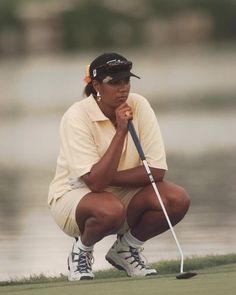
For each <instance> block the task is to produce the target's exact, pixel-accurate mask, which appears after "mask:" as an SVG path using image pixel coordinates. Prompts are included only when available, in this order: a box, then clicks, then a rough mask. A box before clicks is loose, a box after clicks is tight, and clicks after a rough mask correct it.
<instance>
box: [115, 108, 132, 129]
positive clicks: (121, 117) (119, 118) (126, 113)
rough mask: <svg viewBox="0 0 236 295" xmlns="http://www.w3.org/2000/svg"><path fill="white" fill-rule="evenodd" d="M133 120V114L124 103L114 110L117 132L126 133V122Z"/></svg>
mask: <svg viewBox="0 0 236 295" xmlns="http://www.w3.org/2000/svg"><path fill="white" fill-rule="evenodd" d="M132 119H133V112H132V109H131V107H130V106H129V105H128V104H127V103H126V102H124V103H122V104H121V105H120V106H119V107H118V108H117V109H116V124H117V130H120V131H123V132H125V133H126V132H127V131H128V121H129V120H132Z"/></svg>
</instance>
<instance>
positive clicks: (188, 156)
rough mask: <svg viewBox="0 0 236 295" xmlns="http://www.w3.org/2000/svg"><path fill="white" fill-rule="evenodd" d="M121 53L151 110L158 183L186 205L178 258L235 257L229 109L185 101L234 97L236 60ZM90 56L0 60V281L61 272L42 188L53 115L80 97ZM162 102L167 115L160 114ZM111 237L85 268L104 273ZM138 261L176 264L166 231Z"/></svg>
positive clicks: (64, 242) (235, 163)
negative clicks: (176, 191)
mask: <svg viewBox="0 0 236 295" xmlns="http://www.w3.org/2000/svg"><path fill="white" fill-rule="evenodd" d="M129 54H130V56H133V57H134V58H133V60H134V61H135V65H137V66H135V71H134V72H135V73H137V74H140V73H142V75H141V76H142V81H135V80H133V90H135V91H137V92H139V93H141V94H143V95H145V96H146V97H148V98H149V99H150V102H151V103H152V105H153V107H154V108H155V109H156V110H157V116H158V119H159V122H160V125H161V129H162V133H163V137H164V141H165V145H166V150H167V157H168V165H169V171H168V173H167V178H168V179H170V180H172V181H174V182H176V183H178V184H180V185H183V186H184V187H185V188H186V189H187V190H188V192H189V194H190V196H191V199H192V206H191V209H190V211H189V212H188V214H187V216H186V218H185V219H184V220H183V221H182V222H181V223H180V224H179V225H177V226H176V231H177V235H178V237H179V240H180V242H181V245H182V247H183V250H184V253H185V254H186V256H191V255H205V254H220V253H231V252H235V249H236V235H235V233H236V232H235V226H236V216H235V209H236V201H235V194H236V182H235V175H236V154H235V147H236V137H235V136H234V133H235V127H236V110H235V109H234V108H233V107H232V108H220V109H219V108H216V110H213V108H212V109H211V108H209V106H208V110H206V109H205V108H204V107H200V108H195V107H192V108H191V105H194V104H195V102H196V100H197V99H198V97H199V96H198V95H194V96H193V95H192V93H195V94H196V92H197V93H200V94H201V95H202V94H204V93H207V92H209V91H212V92H213V93H214V94H216V93H221V92H225V93H226V94H228V93H230V92H233V91H235V87H236V78H235V77H236V54H234V53H232V51H231V50H227V51H224V52H221V51H216V52H215V51H214V52H212V51H210V52H207V51H193V50H191V52H189V51H188V52H185V53H184V52H182V51H181V52H178V53H177V54H176V55H172V54H168V53H165V54H164V53H162V54H161V53H159V55H158V56H155V55H153V54H152V55H147V57H146V58H145V59H144V58H143V56H142V55H141V54H138V53H137V52H136V53H129ZM129 54H128V55H129ZM91 56H92V55H91ZM91 56H90V55H79V56H72V57H63V56H61V57H60V56H57V57H41V58H39V57H38V58H36V57H34V58H28V59H16V60H12V61H11V62H8V63H6V62H4V61H2V62H0V68H1V71H0V87H1V97H0V109H1V110H0V114H1V119H0V138H1V145H0V165H1V166H0V167H1V168H0V261H1V266H2V267H1V269H0V280H7V279H9V278H10V277H14V278H15V277H22V276H29V275H34V274H40V273H44V274H48V275H57V274H59V273H66V271H67V269H66V259H67V254H68V252H69V251H70V247H71V244H72V239H71V238H69V237H67V236H65V235H64V234H63V233H62V232H61V231H60V230H59V228H57V226H56V224H55V223H54V221H53V220H52V218H51V216H50V213H49V210H48V208H47V203H46V199H47V190H48V185H49V182H50V181H51V179H52V177H53V174H54V169H55V163H56V156H57V153H58V145H59V143H58V141H59V139H58V126H59V121H60V117H61V115H62V113H63V112H64V110H65V109H66V108H67V107H68V106H69V105H70V104H71V103H73V102H74V101H75V100H76V99H77V98H79V99H80V98H81V92H82V91H81V89H82V87H83V83H82V82H81V81H82V77H83V73H84V69H83V68H84V65H85V64H86V63H87V61H88V60H90V59H91ZM141 56H142V59H141ZM150 56H151V57H152V58H151V57H150ZM223 76H224V77H227V79H222V78H223ZM200 94H199V95H200ZM167 104H171V105H172V107H171V108H170V109H168V108H167V109H165V108H163V109H162V108H160V109H159V105H162V106H165V105H167ZM175 105H176V106H178V107H176V110H175V107H173V106H175ZM223 105H224V104H223ZM186 106H190V108H188V110H187V111H186V108H185V107H186ZM114 239H115V236H110V237H107V238H105V239H104V240H103V241H101V242H100V243H98V244H97V245H96V247H95V265H94V269H103V268H107V267H109V265H108V264H107V262H106V261H105V259H104V255H105V253H106V251H107V250H108V249H109V247H110V246H111V244H112V243H113V241H114ZM145 256H146V257H147V258H148V260H149V261H150V262H153V261H158V260H160V259H163V258H165V259H167V258H177V257H179V255H178V252H177V249H176V246H175V243H174V241H173V238H172V236H171V234H170V232H167V233H164V234H162V235H161V236H159V237H156V238H154V239H152V240H150V241H148V242H147V243H146V247H145Z"/></svg>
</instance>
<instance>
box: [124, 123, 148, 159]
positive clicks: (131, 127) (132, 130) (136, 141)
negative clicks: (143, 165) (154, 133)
mask: <svg viewBox="0 0 236 295" xmlns="http://www.w3.org/2000/svg"><path fill="white" fill-rule="evenodd" d="M128 130H129V132H130V134H131V136H132V138H133V141H134V144H135V146H136V149H137V151H138V154H139V157H140V158H141V160H142V161H143V160H146V158H145V155H144V152H143V149H142V147H141V144H140V141H139V138H138V135H137V133H136V131H135V128H134V125H133V122H132V121H131V120H129V122H128Z"/></svg>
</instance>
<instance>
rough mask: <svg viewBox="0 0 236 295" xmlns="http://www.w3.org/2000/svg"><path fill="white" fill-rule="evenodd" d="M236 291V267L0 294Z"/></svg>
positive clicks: (39, 286) (130, 294)
mask: <svg viewBox="0 0 236 295" xmlns="http://www.w3.org/2000/svg"><path fill="white" fill-rule="evenodd" d="M235 291H236V264H235V263H234V264H229V265H224V266H219V267H212V268H209V269H207V270H202V271H199V272H198V276H196V277H194V278H192V279H189V280H176V279H175V276H173V275H163V276H157V277H150V278H145V279H131V278H117V279H98V280H94V281H87V282H80V283H69V282H58V283H56V282H52V283H41V284H25V285H16V286H3V287H0V294H11V295H17V294H20V295H23V294H24V295H65V294H66V295H72V294H73V295H74V294H83V295H93V294H94V295H124V294H128V295H143V294H145V295H152V294H153V295H154V294H155V295H158V294H162V295H172V294H173V295H184V294H186V295H187V294H188V295H189V294H191V295H203V294H204V295H205V294H206V295H211V294H212V295H222V294H224V295H233V294H235Z"/></svg>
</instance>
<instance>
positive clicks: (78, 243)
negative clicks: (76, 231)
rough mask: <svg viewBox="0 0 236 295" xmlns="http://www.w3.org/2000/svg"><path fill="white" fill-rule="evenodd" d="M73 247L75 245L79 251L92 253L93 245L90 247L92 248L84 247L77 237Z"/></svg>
mask: <svg viewBox="0 0 236 295" xmlns="http://www.w3.org/2000/svg"><path fill="white" fill-rule="evenodd" d="M75 245H76V247H77V248H79V249H81V250H83V251H90V252H91V251H93V247H94V245H92V246H85V245H84V244H83V243H82V241H81V238H80V237H78V240H77V241H76V243H75Z"/></svg>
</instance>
